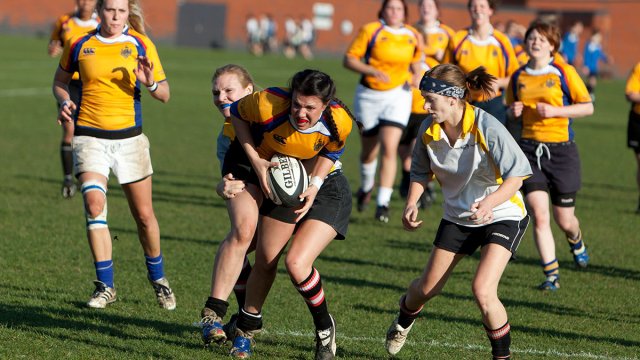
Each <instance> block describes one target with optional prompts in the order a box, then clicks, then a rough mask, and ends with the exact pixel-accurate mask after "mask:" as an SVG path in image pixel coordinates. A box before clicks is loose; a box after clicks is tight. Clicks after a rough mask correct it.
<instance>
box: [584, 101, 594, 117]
mask: <svg viewBox="0 0 640 360" xmlns="http://www.w3.org/2000/svg"><path fill="white" fill-rule="evenodd" d="M585 115H586V116H590V115H593V103H592V102H590V103H589V104H588V105H587V108H586V109H585Z"/></svg>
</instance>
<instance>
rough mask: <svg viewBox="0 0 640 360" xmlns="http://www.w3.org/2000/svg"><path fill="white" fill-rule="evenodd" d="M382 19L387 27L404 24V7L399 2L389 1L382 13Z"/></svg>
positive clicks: (396, 0) (395, 0) (398, 0)
mask: <svg viewBox="0 0 640 360" xmlns="http://www.w3.org/2000/svg"><path fill="white" fill-rule="evenodd" d="M382 17H383V19H384V21H385V22H386V23H387V25H389V26H392V27H393V26H400V25H402V23H403V22H404V5H402V1H400V0H391V1H389V2H388V3H387V6H385V8H384V10H383V11H382Z"/></svg>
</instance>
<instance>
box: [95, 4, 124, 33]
mask: <svg viewBox="0 0 640 360" xmlns="http://www.w3.org/2000/svg"><path fill="white" fill-rule="evenodd" d="M99 15H100V20H101V25H100V26H101V31H100V35H102V36H105V37H108V38H110V37H116V36H119V35H120V34H122V31H123V30H124V26H125V25H126V24H127V20H128V18H129V1H128V0H105V1H104V4H103V5H102V8H101V9H100V11H99Z"/></svg>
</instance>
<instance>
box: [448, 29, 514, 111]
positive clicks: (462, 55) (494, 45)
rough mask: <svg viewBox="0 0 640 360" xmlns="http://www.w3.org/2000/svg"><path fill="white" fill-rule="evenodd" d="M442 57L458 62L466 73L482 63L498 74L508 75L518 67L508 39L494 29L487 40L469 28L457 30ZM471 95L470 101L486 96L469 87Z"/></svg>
mask: <svg viewBox="0 0 640 360" xmlns="http://www.w3.org/2000/svg"><path fill="white" fill-rule="evenodd" d="M445 60H446V62H450V63H453V64H456V65H458V66H460V68H461V69H462V70H463V71H464V72H465V73H468V72H470V71H472V70H474V69H476V68H478V67H479V66H484V68H485V69H486V70H487V73H489V74H491V75H493V76H495V77H497V78H505V77H508V76H511V74H513V73H514V71H516V70H517V69H518V59H516V54H515V52H514V51H513V46H512V45H511V41H510V40H509V38H508V37H507V36H506V35H505V34H503V33H501V32H500V31H497V30H493V32H492V33H491V35H490V36H489V37H488V38H487V39H486V40H479V39H476V38H475V37H474V36H473V32H472V31H471V29H465V30H460V31H458V32H457V33H456V34H455V35H454V37H453V40H452V41H451V43H450V45H449V51H448V53H447V56H446V57H445ZM500 95H501V94H500V93H498V94H495V96H500ZM471 99H472V100H473V101H486V100H489V99H486V98H485V97H484V96H483V95H482V92H480V91H471Z"/></svg>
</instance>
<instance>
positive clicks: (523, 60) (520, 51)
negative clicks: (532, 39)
mask: <svg viewBox="0 0 640 360" xmlns="http://www.w3.org/2000/svg"><path fill="white" fill-rule="evenodd" d="M513 51H514V52H515V53H516V59H518V65H520V66H525V65H527V63H528V62H529V55H528V54H527V52H526V51H525V50H524V46H523V45H522V44H517V45H516V46H514V47H513Z"/></svg>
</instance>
